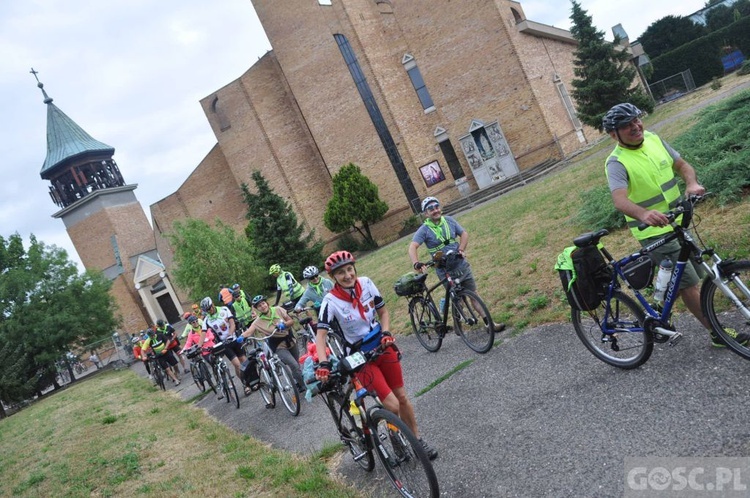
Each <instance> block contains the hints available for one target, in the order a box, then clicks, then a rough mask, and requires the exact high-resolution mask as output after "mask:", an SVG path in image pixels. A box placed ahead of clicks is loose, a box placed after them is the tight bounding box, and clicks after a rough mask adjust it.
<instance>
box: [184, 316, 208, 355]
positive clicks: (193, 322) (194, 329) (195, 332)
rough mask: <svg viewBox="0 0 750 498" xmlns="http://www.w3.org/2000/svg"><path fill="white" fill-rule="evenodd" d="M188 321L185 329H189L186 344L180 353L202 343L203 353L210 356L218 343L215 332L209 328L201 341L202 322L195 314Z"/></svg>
mask: <svg viewBox="0 0 750 498" xmlns="http://www.w3.org/2000/svg"><path fill="white" fill-rule="evenodd" d="M187 321H188V324H187V327H186V328H185V330H188V335H187V340H186V341H185V346H184V347H183V348H182V350H180V354H183V353H185V351H187V350H188V349H190V348H191V347H192V346H195V345H197V344H201V347H202V348H203V352H202V353H201V354H202V355H203V356H204V357H206V356H208V355H209V354H211V348H212V347H214V344H216V341H215V338H214V333H213V332H212V331H211V330H207V331H206V335H205V337H204V339H203V342H202V343H201V332H202V324H201V321H200V319H199V318H198V317H197V316H195V315H190V316H189V317H188V319H187Z"/></svg>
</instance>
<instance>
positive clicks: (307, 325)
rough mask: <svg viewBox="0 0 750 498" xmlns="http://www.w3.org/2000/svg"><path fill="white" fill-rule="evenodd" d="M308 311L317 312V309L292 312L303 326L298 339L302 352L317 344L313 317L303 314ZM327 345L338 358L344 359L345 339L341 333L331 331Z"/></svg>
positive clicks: (327, 335)
mask: <svg viewBox="0 0 750 498" xmlns="http://www.w3.org/2000/svg"><path fill="white" fill-rule="evenodd" d="M306 311H317V310H316V309H315V308H309V307H308V308H302V309H301V310H299V311H292V313H293V314H294V315H295V316H296V317H297V321H299V324H300V325H302V330H300V333H299V338H298V340H299V344H300V347H301V348H302V351H307V345H308V344H311V343H312V344H315V338H316V336H317V332H316V331H315V330H314V329H313V327H312V321H313V319H312V317H309V316H307V315H304V314H303V312H306ZM326 345H327V346H328V349H330V350H331V353H333V354H334V355H336V358H343V357H344V339H343V335H342V334H341V332H339V331H335V330H330V331H329V332H328V334H326Z"/></svg>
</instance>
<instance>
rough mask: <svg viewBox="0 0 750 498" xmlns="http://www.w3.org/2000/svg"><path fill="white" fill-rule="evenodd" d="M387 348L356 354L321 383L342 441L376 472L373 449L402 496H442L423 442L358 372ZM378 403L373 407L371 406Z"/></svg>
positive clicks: (359, 462)
mask: <svg viewBox="0 0 750 498" xmlns="http://www.w3.org/2000/svg"><path fill="white" fill-rule="evenodd" d="M382 352H383V349H382V348H380V347H378V348H376V349H374V350H373V351H370V352H368V353H362V352H356V353H353V354H352V355H350V356H347V357H346V358H343V359H342V360H341V361H339V362H338V365H337V368H335V369H334V370H333V371H332V372H331V374H330V375H329V377H328V381H327V382H326V383H325V384H320V383H319V384H318V385H316V387H315V388H314V389H313V393H314V394H320V396H321V399H323V401H324V402H325V404H326V406H327V407H328V410H329V412H330V413H331V416H332V417H333V422H334V423H335V424H336V429H337V430H338V433H339V438H340V439H341V442H342V443H343V444H344V445H345V446H346V447H347V448H348V449H349V453H350V454H351V455H352V458H353V459H354V461H355V462H356V463H357V465H359V466H360V467H361V468H362V469H364V470H366V471H368V472H370V471H372V470H373V469H374V468H375V458H374V456H373V453H376V454H377V455H378V458H379V460H380V462H381V464H382V465H383V468H384V469H385V471H386V474H388V478H389V479H390V481H391V483H392V484H393V486H394V487H395V488H396V490H397V491H398V492H399V493H400V494H401V495H402V496H407V497H412V496H430V497H437V496H439V495H440V490H439V485H438V481H437V475H436V474H435V469H434V468H433V467H432V463H431V462H430V459H429V458H428V457H427V453H425V451H424V448H423V446H422V443H421V442H420V441H419V439H417V437H416V436H415V435H414V433H413V432H412V431H411V429H409V426H407V425H406V423H405V422H404V421H403V420H401V419H400V418H398V416H397V415H396V414H394V413H392V412H390V411H388V410H387V409H385V408H384V407H383V404H382V402H381V401H380V398H378V396H377V394H375V393H374V392H370V391H368V390H367V389H366V388H365V387H364V386H363V385H362V383H361V382H360V381H359V380H358V379H357V377H356V375H355V374H356V373H357V372H358V371H360V370H361V369H362V368H363V367H364V365H365V364H366V363H367V362H368V361H373V360H374V359H375V358H377V357H378V356H379V355H380V354H382ZM368 398H369V400H370V401H372V403H373V404H372V405H371V406H367V405H368V404H369V402H367V401H366V400H368Z"/></svg>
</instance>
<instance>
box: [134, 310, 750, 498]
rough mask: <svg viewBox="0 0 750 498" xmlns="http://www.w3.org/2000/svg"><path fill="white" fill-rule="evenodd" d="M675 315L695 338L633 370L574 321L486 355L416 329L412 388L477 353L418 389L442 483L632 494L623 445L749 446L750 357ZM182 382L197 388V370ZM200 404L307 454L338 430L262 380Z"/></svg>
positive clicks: (410, 361) (344, 469)
mask: <svg viewBox="0 0 750 498" xmlns="http://www.w3.org/2000/svg"><path fill="white" fill-rule="evenodd" d="M677 323H678V330H681V331H683V332H684V333H685V338H684V339H683V340H682V341H681V342H680V343H679V344H678V345H676V346H674V347H670V346H665V345H661V344H657V345H656V348H655V350H654V354H653V355H652V356H651V358H650V359H649V361H648V362H647V363H646V364H645V365H643V366H641V367H640V368H638V369H636V370H634V371H623V370H619V369H616V368H614V367H610V366H609V365H606V364H604V363H602V362H600V361H599V360H597V359H596V358H594V356H593V355H591V354H590V353H589V352H588V351H587V350H586V349H585V348H584V346H583V345H582V344H581V343H580V341H579V340H578V338H577V337H576V336H575V332H574V331H573V328H572V326H571V325H570V324H559V325H548V326H544V327H540V328H537V329H534V330H528V331H526V332H524V333H523V334H521V335H519V336H517V337H514V338H510V339H507V340H505V341H504V342H503V343H502V344H501V345H500V346H498V347H496V348H494V349H493V350H492V351H490V352H489V353H488V354H485V355H478V354H475V353H473V352H472V351H470V350H469V349H468V348H467V347H466V346H465V345H464V344H463V342H462V341H461V340H460V339H459V338H458V337H456V336H450V337H448V338H447V339H446V341H445V342H444V344H443V347H442V349H441V350H440V351H439V352H438V353H428V352H427V351H425V350H424V349H422V348H421V346H420V345H419V343H418V342H417V341H416V339H415V338H413V337H405V338H402V339H400V340H399V341H398V344H399V346H400V348H401V350H402V352H403V360H402V361H403V365H404V370H405V377H406V387H407V390H408V391H409V392H410V393H412V395H413V393H415V392H417V391H419V390H420V389H422V388H424V387H426V386H428V385H429V384H430V383H431V382H433V381H434V380H436V379H437V378H439V377H440V376H442V375H444V374H445V373H447V372H449V371H450V370H451V369H453V368H454V367H455V366H456V365H458V364H459V363H461V362H463V361H465V360H467V359H473V360H474V361H473V363H471V365H470V366H468V367H467V368H465V369H463V370H461V371H460V372H458V373H456V374H455V375H453V376H452V377H450V378H448V379H447V380H445V381H444V382H442V383H440V384H439V385H437V386H436V387H435V388H434V389H432V390H431V391H429V392H427V393H425V394H423V395H422V396H420V397H419V398H414V400H413V401H414V406H415V409H416V413H417V420H418V422H419V426H420V431H421V432H422V434H423V436H424V437H425V438H426V439H427V440H428V441H429V442H430V443H431V444H433V445H434V446H435V447H436V448H437V449H438V450H439V451H440V457H439V459H438V460H436V461H435V462H434V465H435V470H436V472H437V475H438V479H439V482H440V490H441V494H442V495H443V496H450V497H455V496H462V497H482V496H486V497H495V496H534V497H538V496H554V497H561V496H591V497H603V496H622V495H623V493H624V491H625V486H626V480H625V468H624V459H625V458H626V457H647V456H648V457H654V456H658V457H676V456H680V457H712V456H731V457H746V456H750V428H747V427H745V425H744V423H743V419H742V417H741V414H742V413H746V412H748V411H749V410H750V396H749V395H748V390H747V387H746V386H745V385H744V382H743V381H742V380H741V379H744V377H745V376H746V375H748V373H750V362H748V361H746V360H744V359H742V358H740V357H739V356H737V355H735V354H733V353H732V352H730V351H727V350H717V349H714V348H712V347H711V346H710V343H709V339H708V334H707V333H706V332H704V331H702V330H700V329H699V327H698V325H697V322H696V321H695V320H694V319H693V318H692V317H691V316H685V317H680V319H679V320H678V322H677ZM134 368H136V369H138V370H139V371H141V372H142V373H143V367H142V366H140V365H136V366H135V367H134ZM170 389H175V388H174V387H171V388H170ZM177 391H179V392H180V394H181V395H182V396H183V397H185V398H189V397H191V396H193V395H195V394H197V388H196V387H195V386H194V385H191V384H190V383H189V382H183V384H182V385H181V386H179V387H178V388H177ZM197 405H198V406H200V407H202V408H204V409H205V410H206V411H207V412H208V413H209V414H210V415H211V416H213V417H214V418H216V419H217V420H219V421H221V422H223V423H225V424H227V425H228V426H230V427H232V428H233V429H235V430H237V431H238V432H240V433H243V434H250V435H251V436H253V437H255V438H257V439H259V440H262V441H265V442H267V443H269V444H270V445H272V446H274V447H277V448H282V449H285V450H289V451H293V452H297V453H300V454H310V453H315V452H317V451H318V450H320V449H321V448H322V447H323V444H324V443H325V442H335V441H337V436H336V432H335V429H334V426H333V422H332V421H331V420H330V415H329V414H328V411H327V410H326V409H325V406H324V405H323V402H322V401H321V400H318V399H313V401H312V402H311V403H308V402H303V406H302V412H301V413H300V416H299V417H296V418H293V417H292V416H291V415H290V414H289V413H288V412H287V411H286V410H285V409H284V407H283V406H282V405H281V403H280V402H278V404H277V407H276V408H275V409H272V410H269V409H266V408H265V407H264V406H263V402H262V399H261V398H260V396H259V394H257V393H254V394H252V395H251V396H249V397H247V398H245V397H244V396H243V397H242V400H241V407H240V409H236V408H234V406H233V405H231V406H230V405H228V404H227V403H225V402H224V401H218V400H216V398H215V396H213V395H211V396H208V397H206V398H204V399H202V400H201V401H199V402H198V403H197ZM378 465H379V464H378ZM337 472H338V473H339V474H340V475H341V476H343V478H345V479H346V480H348V481H349V482H352V483H354V484H356V485H357V486H358V487H359V488H360V489H362V490H364V494H366V495H371V496H393V495H394V493H393V492H392V491H391V489H390V487H389V484H388V482H387V481H386V480H385V477H384V475H383V473H382V471H381V470H380V468H379V466H376V469H375V471H374V472H373V473H371V474H368V473H366V472H364V471H362V470H361V469H359V467H357V466H356V464H354V462H353V461H352V460H351V458H350V457H349V455H348V453H347V454H344V455H343V456H342V458H341V461H340V463H339V465H338V468H337Z"/></svg>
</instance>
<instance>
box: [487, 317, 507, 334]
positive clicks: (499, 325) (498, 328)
mask: <svg viewBox="0 0 750 498" xmlns="http://www.w3.org/2000/svg"><path fill="white" fill-rule="evenodd" d="M482 320H484V324H485V325H487V317H485V318H483V319H482ZM493 325H494V327H495V332H502V331H503V330H505V324H504V323H493Z"/></svg>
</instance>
